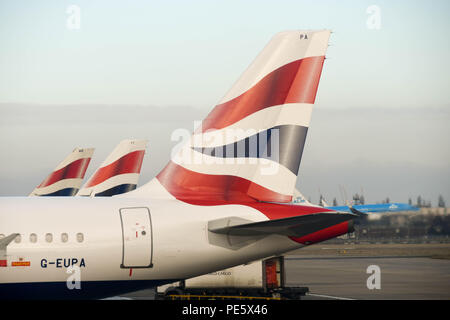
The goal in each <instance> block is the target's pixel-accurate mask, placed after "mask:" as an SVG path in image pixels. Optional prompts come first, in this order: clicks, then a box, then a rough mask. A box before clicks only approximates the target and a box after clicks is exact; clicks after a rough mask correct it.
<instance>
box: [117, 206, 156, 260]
mask: <svg viewBox="0 0 450 320" xmlns="http://www.w3.org/2000/svg"><path fill="white" fill-rule="evenodd" d="M119 213H120V214H119V215H120V223H121V227H122V263H121V265H120V267H121V268H124V269H130V268H152V267H153V228H152V218H151V215H150V210H149V209H148V208H147V207H132V208H122V209H120V210H119Z"/></svg>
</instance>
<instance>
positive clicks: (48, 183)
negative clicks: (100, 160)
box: [30, 148, 94, 197]
mask: <svg viewBox="0 0 450 320" xmlns="http://www.w3.org/2000/svg"><path fill="white" fill-rule="evenodd" d="M93 153H94V148H83V149H81V148H75V149H74V150H73V151H72V153H71V154H69V155H68V156H67V157H66V158H65V159H64V160H63V161H62V162H61V163H60V164H59V165H58V166H57V167H56V168H55V170H54V171H53V172H52V173H51V174H50V175H49V176H48V177H47V178H45V180H44V181H42V183H41V184H40V185H39V186H37V187H36V189H34V190H33V192H32V193H31V194H30V196H53V197H56V196H65V197H67V196H69V197H71V196H74V195H76V193H77V192H78V189H80V186H81V184H82V183H83V179H84V175H85V173H86V170H87V168H88V166H89V162H90V161H91V158H92V154H93Z"/></svg>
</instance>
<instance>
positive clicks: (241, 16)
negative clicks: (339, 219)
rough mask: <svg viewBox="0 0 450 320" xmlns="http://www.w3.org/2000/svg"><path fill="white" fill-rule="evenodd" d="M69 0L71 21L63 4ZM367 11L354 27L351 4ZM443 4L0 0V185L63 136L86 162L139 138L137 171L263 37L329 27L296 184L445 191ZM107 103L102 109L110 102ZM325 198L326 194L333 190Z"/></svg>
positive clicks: (406, 192)
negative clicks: (374, 16) (71, 23)
mask: <svg viewBox="0 0 450 320" xmlns="http://www.w3.org/2000/svg"><path fill="white" fill-rule="evenodd" d="M70 5H76V6H78V8H79V9H80V29H74V30H73V29H70V28H68V27H67V21H68V19H69V18H70V14H68V13H67V12H66V10H67V8H68V7H69V6H70ZM372 5H376V6H377V7H376V8H378V9H379V10H380V13H381V15H380V18H381V19H380V29H370V28H368V26H367V21H368V19H369V18H370V17H371V14H370V13H367V9H368V8H369V7H370V6H372ZM449 10H450V2H448V1H357V2H355V1H342V0H341V1H158V2H156V1H155V2H150V1H110V0H109V1H106V0H104V1H101V0H96V1H92V0H86V1H77V0H73V1H61V0H55V1H20V0H19V1H0V147H1V148H2V150H3V151H2V154H1V164H2V165H1V168H0V174H1V182H0V195H10V194H11V195H27V194H28V193H29V192H30V191H31V190H32V189H33V188H34V187H35V186H36V185H37V184H39V183H40V182H41V180H42V179H43V178H44V176H45V175H46V174H48V173H49V171H51V170H52V169H53V168H54V167H55V166H56V164H57V163H58V162H60V161H61V160H62V158H64V157H65V156H66V154H68V153H69V152H70V151H71V150H72V149H73V148H74V147H75V146H80V147H89V146H93V147H96V148H97V150H96V152H95V154H94V159H93V162H92V165H91V166H90V168H89V170H88V174H89V173H92V172H93V170H94V169H95V167H94V166H95V165H96V164H97V165H98V164H100V163H101V162H102V161H103V159H104V157H106V155H107V154H108V153H109V152H110V151H111V150H112V149H113V148H114V146H115V145H116V144H117V143H118V142H119V141H120V140H121V139H125V138H131V137H135V138H148V139H149V140H150V143H149V145H150V149H149V154H148V155H147V156H146V158H145V163H144V169H143V176H142V179H141V182H145V181H147V180H148V179H150V178H151V177H152V176H154V174H156V173H157V172H158V170H159V169H160V168H161V167H162V166H163V165H164V163H165V162H166V161H167V160H168V158H169V152H170V146H171V145H173V143H172V142H170V133H171V131H172V130H174V129H176V128H178V127H186V128H188V129H192V125H193V121H194V120H201V119H202V118H203V116H204V115H205V114H206V113H207V112H208V111H209V110H210V109H211V108H212V106H213V105H214V104H216V103H217V101H219V100H220V98H221V97H222V96H223V95H224V94H225V92H226V91H227V90H228V89H229V88H230V86H231V85H232V84H233V82H234V81H236V80H237V78H238V77H239V75H240V74H241V73H242V72H243V70H244V69H245V68H246V67H247V66H248V64H249V63H250V62H251V61H252V59H253V58H254V57H255V56H256V55H257V53H258V52H259V51H260V50H261V49H262V47H264V45H265V44H266V43H267V41H268V40H269V39H270V37H271V36H272V35H273V34H275V33H276V32H278V31H281V30H286V29H323V28H328V29H331V30H333V32H334V33H333V34H332V37H331V40H330V43H331V46H330V48H329V50H328V52H327V58H328V59H327V60H326V63H325V66H324V70H323V74H322V79H321V83H320V86H319V91H318V96H317V100H316V108H315V110H314V113H313V119H312V125H311V129H310V131H309V135H308V140H307V146H306V148H305V152H304V157H303V160H302V166H301V169H300V175H301V176H300V177H301V179H299V186H301V188H302V190H303V191H304V193H305V194H307V195H310V196H311V197H312V199H313V200H314V199H317V196H318V189H319V188H320V189H321V191H322V192H323V193H325V195H326V196H328V197H329V198H330V197H334V196H336V197H338V196H339V190H338V185H339V184H342V185H346V186H347V189H348V192H349V194H350V193H352V192H359V191H360V189H361V187H363V188H364V192H365V195H366V198H368V199H371V200H373V201H377V200H382V199H383V197H386V196H389V197H390V198H391V200H397V201H407V199H408V197H413V198H415V197H417V195H418V194H422V195H423V196H425V197H427V198H429V199H430V200H432V201H433V202H434V203H435V202H436V199H437V196H438V194H439V193H442V194H443V195H444V196H445V197H446V200H447V202H450V185H449V181H450V169H449V160H450V152H449V147H448V146H449V142H450V141H449V136H450V135H449V134H450V130H449V128H448V123H449V120H450V117H449V106H450V92H449V88H450V80H449V79H450V77H449V74H450V62H449V59H448V57H449V53H450V40H449V36H448V30H450V22H449V19H448V12H449ZM112 105H115V107H114V106H112ZM338 200H339V198H338Z"/></svg>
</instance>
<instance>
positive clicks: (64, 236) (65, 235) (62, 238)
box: [61, 233, 69, 242]
mask: <svg viewBox="0 0 450 320" xmlns="http://www.w3.org/2000/svg"><path fill="white" fill-rule="evenodd" d="M68 240H69V235H68V234H67V233H61V241H62V242H67V241H68Z"/></svg>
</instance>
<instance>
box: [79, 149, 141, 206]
mask: <svg viewBox="0 0 450 320" xmlns="http://www.w3.org/2000/svg"><path fill="white" fill-rule="evenodd" d="M146 145H147V140H123V141H121V142H120V143H119V144H118V145H117V147H116V148H115V149H114V150H113V152H112V153H111V154H110V155H109V156H108V157H107V158H106V160H105V161H104V162H103V163H102V164H101V165H100V167H99V168H98V169H97V170H96V171H95V172H94V174H93V175H92V176H91V177H90V178H89V180H88V181H87V182H86V183H85V184H84V186H83V187H82V188H81V190H80V191H79V192H78V194H77V196H96V197H110V196H114V195H118V194H122V193H126V192H129V191H131V190H134V189H136V185H137V183H138V180H139V174H140V172H141V166H142V160H143V158H144V154H145V148H146Z"/></svg>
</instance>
